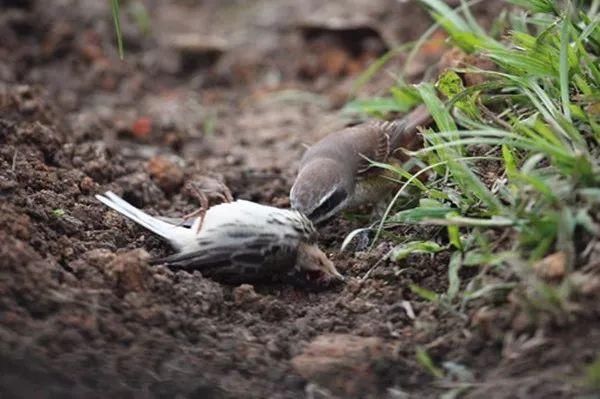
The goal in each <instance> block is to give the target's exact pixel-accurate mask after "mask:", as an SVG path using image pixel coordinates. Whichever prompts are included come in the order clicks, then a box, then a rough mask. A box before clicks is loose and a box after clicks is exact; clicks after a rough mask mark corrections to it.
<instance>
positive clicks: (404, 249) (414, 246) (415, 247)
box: [390, 241, 444, 262]
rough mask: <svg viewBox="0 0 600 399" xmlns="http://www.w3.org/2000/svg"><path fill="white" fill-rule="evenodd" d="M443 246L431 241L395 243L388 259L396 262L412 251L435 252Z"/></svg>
mask: <svg viewBox="0 0 600 399" xmlns="http://www.w3.org/2000/svg"><path fill="white" fill-rule="evenodd" d="M443 249H444V247H442V246H441V245H439V244H438V243H436V242H433V241H410V242H405V243H402V244H399V245H396V246H395V247H394V248H393V249H392V252H391V254H390V259H392V260H393V261H395V262H398V261H400V260H402V259H404V258H406V257H407V256H408V255H410V254H412V253H429V254H435V253H437V252H440V251H441V250H443Z"/></svg>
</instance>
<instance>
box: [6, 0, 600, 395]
mask: <svg viewBox="0 0 600 399" xmlns="http://www.w3.org/2000/svg"><path fill="white" fill-rule="evenodd" d="M108 3H109V2H101V1H92V0H89V1H76V2H69V1H52V2H48V1H36V0H30V1H21V2H17V1H7V2H3V3H2V7H1V12H0V37H1V38H2V40H1V41H0V397H3V398H11V397H22V398H30V397H31V398H33V397H43V398H45V397H77V398H82V397H98V398H101V397H169V398H170V397H195V398H212V397H214V398H220V397H231V398H242V397H243V398H246V397H248V398H267V397H269V398H300V397H305V396H306V397H328V395H339V396H340V397H389V398H400V397H405V396H402V394H403V393H406V394H410V395H411V397H415V398H417V397H432V396H435V395H438V394H440V393H442V392H444V391H445V390H446V389H448V386H441V385H440V383H439V381H437V382H436V380H435V378H434V377H432V376H431V374H430V373H428V372H427V371H426V370H425V369H424V368H423V367H422V366H421V365H420V364H419V363H418V362H417V360H416V358H415V349H416V348H417V347H419V346H421V347H423V348H425V349H426V350H427V352H428V353H429V355H430V356H431V357H432V359H433V360H434V361H435V362H436V363H437V364H440V363H441V362H443V361H451V362H454V363H456V364H461V365H464V366H466V367H467V368H469V369H470V370H471V371H472V372H473V373H474V378H475V380H474V389H472V390H471V391H470V395H471V396H472V397H484V396H485V397H494V398H504V397H506V398H508V397H539V398H542V397H543V398H549V397H571V396H572V395H574V394H575V392H579V390H580V385H579V380H578V379H577V376H579V375H581V372H582V367H583V365H584V364H585V363H587V362H589V361H591V360H593V356H594V354H595V351H596V349H595V348H597V347H598V345H600V335H599V334H598V329H597V327H598V325H599V323H598V312H597V311H592V312H584V313H583V314H584V315H582V316H580V317H579V318H578V319H577V320H576V321H573V322H571V323H570V324H566V325H564V326H562V327H556V326H552V327H547V328H546V329H545V330H544V331H543V333H544V338H543V339H542V338H540V337H539V336H533V338H532V335H531V334H530V333H528V334H529V335H525V336H526V337H529V338H528V340H527V341H524V340H523V339H522V336H518V334H517V333H516V332H515V333H513V331H512V330H511V328H512V327H511V324H509V323H510V319H509V318H507V317H505V313H506V312H504V313H503V312H502V311H495V310H494V311H491V312H489V313H487V314H486V317H487V319H485V323H484V324H486V326H487V327H489V328H485V329H484V330H485V331H480V330H479V329H478V328H474V327H473V326H472V324H474V323H472V320H471V319H472V317H471V315H472V314H476V313H477V314H478V315H481V312H479V311H480V309H475V308H474V309H472V310H469V311H468V312H467V313H466V317H462V316H461V315H457V314H454V313H452V312H451V311H445V310H444V309H443V308H440V307H439V306H437V305H434V304H432V303H430V302H427V301H425V300H423V299H421V298H420V297H418V296H416V295H415V294H414V293H413V292H412V291H411V290H410V286H411V285H412V284H416V285H418V286H421V287H424V288H427V289H429V290H433V291H436V292H444V291H445V290H446V288H447V263H448V254H447V253H440V254H438V255H437V256H435V257H430V256H421V255H412V256H410V257H409V258H408V259H407V260H405V261H403V263H401V264H393V263H389V262H384V263H383V264H382V265H380V267H378V268H377V269H376V270H374V271H373V272H372V273H371V275H370V278H369V279H367V280H366V281H364V282H361V281H360V280H359V278H360V277H361V276H363V275H364V273H365V272H367V271H368V270H369V269H370V268H371V266H372V265H373V264H374V263H375V262H377V261H378V260H379V259H380V258H381V256H382V254H383V253H384V252H385V251H386V248H387V247H388V244H386V243H383V244H381V246H380V247H378V249H377V250H375V251H373V252H372V253H370V254H364V253H362V254H361V253H358V254H339V253H338V251H337V249H338V248H339V246H340V244H341V241H342V240H343V238H344V236H345V234H347V233H348V232H349V231H351V230H352V229H353V228H356V227H359V226H361V224H360V223H358V222H350V221H348V220H345V219H343V218H338V219H337V220H335V221H333V222H331V223H330V224H329V225H327V226H324V227H322V228H321V236H322V237H321V243H322V245H323V246H324V247H325V248H327V249H328V252H329V253H331V256H332V257H333V259H334V261H335V262H336V264H337V266H338V268H339V270H340V271H341V272H342V273H344V274H345V275H347V276H350V277H351V281H350V282H349V283H348V284H347V285H345V286H343V287H338V288H335V289H331V290H327V291H324V292H309V291H306V290H302V289H298V288H294V287H289V286H284V285H275V286H274V285H257V286H254V287H252V286H248V285H242V286H240V287H233V286H227V285H221V284H219V283H217V282H214V281H212V280H210V279H205V278H203V277H202V276H201V274H200V273H197V272H196V273H194V274H189V273H186V272H182V271H180V272H172V271H170V270H168V269H166V268H164V267H151V266H149V265H148V258H149V256H161V255H165V254H167V253H169V251H170V249H169V248H168V246H167V245H165V244H164V243H163V242H161V241H160V240H159V239H158V238H156V237H154V236H153V235H151V234H149V233H148V232H147V231H145V230H143V229H141V228H139V227H138V226H135V225H134V224H132V223H130V222H128V221H126V220H124V219H123V218H122V217H120V216H117V215H116V214H115V213H113V212H109V211H108V210H107V208H106V207H104V206H103V205H102V204H100V203H98V202H97V201H96V200H95V199H94V197H93V194H95V193H98V192H102V191H105V190H107V189H111V190H113V191H115V192H116V193H118V194H120V195H122V196H123V197H124V198H125V199H126V200H128V201H130V202H132V203H133V204H134V205H136V206H139V207H142V208H145V209H146V210H148V211H149V212H153V213H156V214H165V215H172V216H178V215H181V214H184V213H187V212H190V211H191V210H194V209H195V208H196V207H197V203H196V202H195V200H194V198H193V196H191V195H190V193H189V192H188V191H187V190H186V189H185V186H184V183H185V182H186V181H193V180H195V179H200V178H202V177H205V176H212V177H216V178H220V179H223V180H224V181H225V182H226V184H227V185H228V186H229V187H230V188H231V190H232V192H233V194H234V195H235V196H236V197H239V198H246V199H250V200H254V201H259V202H261V203H266V204H273V205H277V206H286V205H288V202H287V193H288V190H289V187H290V184H291V181H292V179H293V176H294V172H295V168H296V165H297V162H298V160H299V158H300V156H301V154H302V151H303V148H304V147H303V143H311V142H314V141H315V140H316V139H317V138H318V137H321V136H322V135H323V134H325V133H327V132H329V131H331V130H333V129H335V128H337V127H340V126H343V125H344V124H345V123H347V122H348V121H347V120H345V119H344V117H343V115H342V114H341V113H340V112H339V107H340V105H342V104H343V103H344V102H345V100H346V99H347V98H349V95H350V92H351V88H352V82H353V79H354V78H356V73H357V72H358V71H360V70H363V69H364V67H365V66H366V65H368V63H369V62H370V60H372V59H374V58H375V57H376V56H377V55H378V54H379V53H380V51H381V50H382V49H383V48H384V47H385V46H386V45H389V42H390V40H392V39H393V40H396V41H397V42H406V41H408V40H412V39H414V38H416V37H418V36H419V34H420V33H421V32H422V31H423V30H424V29H425V28H426V27H427V25H428V24H429V20H428V18H427V16H426V14H425V13H424V12H422V11H421V10H420V9H419V8H418V6H417V5H416V4H414V3H412V2H407V3H403V4H401V3H400V2H396V1H383V0H382V1H375V2H373V1H363V2H349V3H348V4H346V2H331V3H332V4H331V5H330V7H329V8H330V9H328V10H327V13H332V14H333V15H335V14H336V13H340V12H341V13H342V14H343V13H346V14H348V13H349V14H351V15H359V16H360V15H362V16H364V15H366V16H368V17H369V18H371V20H372V21H376V22H377V23H378V25H376V28H377V29H373V27H372V26H371V27H370V28H364V27H363V28H360V29H359V28H356V29H354V28H352V29H349V31H350V32H351V34H348V33H347V32H346V33H336V34H332V33H327V32H328V31H327V29H325V30H324V31H325V33H323V32H321V30H322V29H321V30H319V29H314V28H312V27H311V28H310V29H309V28H306V27H303V28H294V27H295V26H296V25H295V21H294V20H291V18H290V17H289V16H290V15H294V16H295V17H299V18H300V19H301V18H302V16H303V15H308V14H310V13H311V12H317V13H318V10H319V8H318V6H319V2H293V1H278V2H275V1H267V0H263V1H259V2H254V3H252V5H251V6H249V5H248V4H247V3H245V2H237V1H226V2H219V1H216V0H215V1H206V2H202V6H198V5H196V4H195V2H191V1H184V0H179V1H174V2H158V1H148V2H147V4H148V5H149V10H150V14H151V18H152V27H151V33H150V34H149V35H143V34H142V32H141V30H140V29H139V25H138V24H136V22H135V19H134V18H133V17H131V13H130V12H128V10H130V8H128V7H129V6H128V5H131V4H132V3H134V2H125V5H124V11H123V12H124V15H123V21H122V23H123V29H124V40H125V49H126V54H125V62H121V61H119V60H118V56H117V54H116V50H115V46H114V34H113V25H112V21H111V17H110V9H109V6H108ZM336 6H337V9H336V8H335V7H336ZM488 12H489V11H488ZM300 25H301V24H300ZM415 27H417V29H415ZM190 31H192V32H195V33H196V34H197V35H196V36H195V37H194V38H192V39H193V40H192V41H191V44H190V43H189V40H188V42H187V44H184V45H182V44H181V43H179V42H177V40H175V39H173V37H174V35H176V34H181V33H187V32H190ZM306 32H310V34H307V33H306ZM315 32H316V33H315ZM365 32H366V33H365ZM373 32H376V33H375V34H374V33H373ZM377 32H379V33H377ZM382 32H383V33H382ZM209 33H210V34H211V35H212V36H214V35H217V36H220V37H221V38H223V40H224V43H222V40H216V39H214V38H209V37H208V36H207V35H208V34H209ZM347 35H350V36H349V37H351V39H352V40H351V43H350V44H349V43H348V36H347ZM378 35H379V36H378ZM315 36H316V37H317V38H316V39H315ZM382 37H383V40H382V39H381V38H382ZM363 39H364V45H363V46H362V47H360V46H358V47H357V46H356V42H357V41H361V40H363ZM373 41H375V42H376V44H375V45H373ZM369 43H371V44H369ZM323 49H325V50H323ZM430 51H432V52H431V53H430V54H425V55H423V56H421V57H418V59H417V60H416V61H415V65H412V66H411V68H409V70H410V71H412V75H413V76H412V78H414V79H417V78H418V77H419V76H420V75H421V74H422V73H423V72H425V66H427V65H428V64H430V63H431V60H432V59H435V58H436V57H439V51H441V47H440V48H438V49H437V52H436V51H433V50H430ZM323 54H326V55H323ZM428 57H429V58H428ZM199 60H200V61H202V62H200V61H199ZM398 62H401V60H398ZM392 65H393V64H392ZM383 75H385V74H383ZM385 79H387V80H385ZM387 85H389V76H387V75H386V76H385V77H384V78H383V79H380V80H379V81H375V82H374V83H373V84H372V85H370V86H369V87H367V88H365V89H364V90H365V91H370V92H377V90H378V89H379V88H383V87H386V86H387ZM400 232H401V233H402V234H406V235H407V236H412V237H413V239H416V238H425V239H430V238H432V235H436V236H439V232H438V231H437V230H430V229H408V230H406V229H405V230H402V231H400ZM439 239H440V240H443V239H444V238H443V237H439ZM146 251H147V252H146ZM149 254H150V255H149ZM463 274H464V275H463V276H462V277H464V278H465V279H467V280H468V278H469V277H471V276H473V275H474V272H473V271H472V270H471V271H469V270H467V271H465V272H464V273H463ZM406 303H410V306H411V307H412V309H413V310H414V313H415V317H414V318H413V317H410V316H409V313H410V312H407V310H406ZM596 303H597V302H596ZM590 306H592V305H590ZM592 307H593V306H592ZM596 308H597V305H596ZM478 320H479V321H481V318H479V319H478ZM507 320H508V321H507ZM475 324H476V323H475ZM480 324H481V323H480ZM490 325H491V326H492V327H490ZM513 325H514V323H513ZM472 327H473V328H472ZM490 329H491V330H493V331H492V332H491V333H490V331H489V330H490ZM498 331H500V332H501V333H498ZM332 333H335V334H343V335H336V336H333V338H332V341H328V340H327V339H325V340H324V341H323V339H324V338H323V337H322V336H325V335H326V334H332ZM509 335H510V336H511V337H513V338H514V337H518V339H520V340H521V341H518V340H517V342H516V343H515V342H513V341H514V340H513V341H511V342H512V344H511V345H512V346H511V345H508V344H507V339H508V338H507V336H509ZM348 336H350V338H348ZM317 337H321V338H319V340H317V341H316V343H315V345H316V347H317V349H315V350H316V351H317V352H319V351H324V353H329V352H327V350H328V349H327V348H328V345H329V346H336V345H338V347H335V348H334V349H335V350H334V349H331V348H330V349H331V355H330V356H331V357H335V359H338V358H341V359H344V360H343V361H342V366H345V365H346V363H344V362H346V361H347V363H348V367H338V366H339V364H338V363H335V362H332V363H335V367H338V368H333V369H332V368H329V369H327V367H325V366H323V367H325V368H326V369H327V370H326V371H327V372H329V373H330V374H328V375H329V376H330V377H331V379H332V380H335V383H334V384H331V385H330V386H329V385H328V381H327V380H325V381H323V379H322V378H321V379H320V378H319V377H318V376H316V377H314V376H313V374H314V372H313V371H314V370H321V369H319V368H318V367H321V366H322V364H321V363H319V364H320V366H318V367H317V368H315V369H310V370H307V367H308V368H310V367H312V365H313V363H317V362H320V361H322V359H320V357H319V356H320V355H319V354H318V353H317V354H314V353H312V352H310V350H309V351H308V352H306V353H304V354H303V356H302V357H297V356H298V355H300V354H301V353H303V351H305V348H307V345H308V344H309V343H310V342H311V341H313V340H314V339H315V338H317ZM358 337H365V338H369V339H370V340H364V341H361V340H360V339H359V338H358ZM536 340H537V341H536ZM503 343H504V345H503ZM526 343H529V345H527V344H526ZM311 345H312V344H311ZM319 345H324V347H325V348H326V349H322V347H321V346H319ZM363 347H364V348H368V349H369V351H368V355H366V354H365V353H366V352H365V353H363V352H361V350H360V348H363ZM318 348H321V349H318ZM357 348H358V349H357ZM503 348H504V349H503ZM507 348H509V349H510V350H507ZM319 353H320V352H319ZM356 353H359V355H357V354H356ZM311 356H316V357H315V359H314V360H311V359H312V358H311ZM326 356H329V355H326ZM294 357H296V360H295V361H294V362H292V361H291V359H292V358H294ZM307 359H308V361H307ZM353 362H354V363H353ZM306 363H308V365H306ZM325 363H327V361H326V362H325ZM293 364H294V365H296V366H297V365H298V364H301V366H299V367H300V368H298V367H296V368H294V367H293ZM327 364H330V363H327ZM332 367H333V366H332ZM332 370H333V371H332ZM356 373H358V374H356ZM357 375H358V377H360V378H362V379H364V381H365V382H364V383H359V382H356V381H354V380H355V379H356V378H358V377H357ZM313 382H316V383H318V384H319V385H318V386H317V385H315V384H314V383H313ZM450 382H451V381H448V380H446V383H447V384H450ZM325 388H328V389H329V390H330V392H329V393H328V392H326V391H324V389H325Z"/></svg>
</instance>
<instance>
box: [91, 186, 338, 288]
mask: <svg viewBox="0 0 600 399" xmlns="http://www.w3.org/2000/svg"><path fill="white" fill-rule="evenodd" d="M96 199H97V200H98V201H100V202H102V203H103V204H105V205H107V206H108V207H110V208H112V209H113V210H115V211H117V212H118V213H120V214H121V215H123V216H125V217H127V218H129V219H131V220H133V221H134V222H136V223H137V224H139V225H141V226H143V227H145V228H146V229H148V230H150V231H152V232H153V233H155V234H157V235H159V236H161V237H162V238H164V239H166V240H167V241H168V242H169V243H170V244H171V246H172V247H174V248H175V249H176V250H177V252H176V253H175V254H173V255H170V256H167V257H164V258H160V259H155V260H153V261H152V263H153V264H166V265H167V266H168V267H170V268H174V269H178V270H179V269H183V270H186V271H189V272H192V271H194V270H198V271H200V272H201V273H202V275H203V276H206V277H210V278H213V279H214V280H218V281H221V282H224V283H230V284H242V283H253V282H259V281H264V280H272V281H273V280H280V281H283V282H290V283H293V284H307V285H310V284H316V285H321V286H329V285H331V284H333V283H335V282H336V281H344V276H343V275H342V274H340V273H339V272H338V271H337V269H336V268H335V265H334V264H333V262H332V261H331V260H330V259H329V258H328V257H327V255H326V254H325V253H324V252H323V251H322V250H321V249H320V248H319V247H318V245H317V238H318V235H317V231H316V230H315V228H314V226H313V224H312V222H310V220H308V219H307V218H306V217H305V216H304V215H302V214H301V213H300V212H298V211H295V210H289V209H280V208H275V207H272V206H268V205H261V204H257V203H255V202H251V201H246V200H241V199H238V200H235V201H232V202H226V203H222V204H218V205H214V206H212V207H210V208H209V209H208V210H207V211H206V213H205V214H204V217H203V218H200V217H198V218H196V219H195V220H193V222H191V223H187V224H186V223H181V222H179V221H178V220H171V219H166V220H161V219H159V218H157V217H153V216H150V215H148V214H147V213H145V212H143V211H141V210H140V209H138V208H136V207H134V206H133V205H131V204H129V203H128V202H126V201H125V200H123V199H122V198H120V197H119V196H117V195H116V194H114V193H113V192H111V191H107V192H106V193H104V194H103V195H101V194H97V195H96ZM167 220H169V221H167ZM199 224H202V226H201V228H198V225H199Z"/></svg>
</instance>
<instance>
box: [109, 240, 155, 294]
mask: <svg viewBox="0 0 600 399" xmlns="http://www.w3.org/2000/svg"><path fill="white" fill-rule="evenodd" d="M149 259H150V255H149V254H148V252H146V251H145V250H143V249H134V250H133V251H129V252H125V253H124V254H120V255H117V257H116V258H115V259H114V260H113V261H112V262H110V263H109V264H108V265H107V266H106V274H107V276H108V277H109V279H110V280H112V283H113V286H114V287H115V289H116V290H117V294H118V295H119V296H124V295H125V294H127V293H128V292H144V291H146V290H147V286H148V283H147V279H148V277H149V274H150V273H149V271H148V263H147V261H148V260H149Z"/></svg>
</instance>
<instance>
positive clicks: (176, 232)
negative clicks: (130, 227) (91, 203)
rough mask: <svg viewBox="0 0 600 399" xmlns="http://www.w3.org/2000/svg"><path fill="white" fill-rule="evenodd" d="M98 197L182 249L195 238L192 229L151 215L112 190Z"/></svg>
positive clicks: (97, 197)
mask: <svg viewBox="0 0 600 399" xmlns="http://www.w3.org/2000/svg"><path fill="white" fill-rule="evenodd" d="M96 199H97V200H98V201H100V202H102V203H103V204H104V205H106V206H108V207H110V208H112V209H114V210H115V211H117V212H119V213H120V214H122V215H123V216H126V217H128V218H129V219H131V220H133V221H134V222H136V223H137V224H139V225H141V226H143V227H145V228H147V229H148V230H150V231H152V232H153V233H156V234H158V235H159V236H161V237H163V238H165V239H167V240H169V242H170V243H171V245H173V246H175V247H177V248H178V249H181V248H182V247H184V246H185V244H186V243H187V242H189V241H190V240H193V235H194V233H193V231H192V229H189V228H185V227H180V226H175V225H173V224H170V223H167V222H163V221H162V220H159V219H157V218H155V217H153V216H150V215H148V214H147V213H145V212H143V211H141V210H139V209H137V208H136V207H134V206H133V205H131V204H130V203H128V202H127V201H125V200H123V199H122V198H120V197H119V196H118V195H116V194H115V193H113V192H111V191H107V192H106V193H104V195H100V194H97V195H96Z"/></svg>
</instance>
